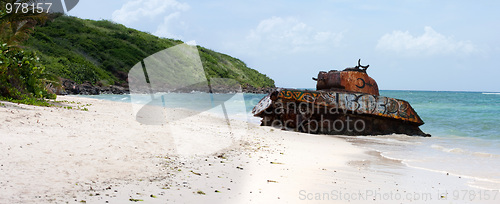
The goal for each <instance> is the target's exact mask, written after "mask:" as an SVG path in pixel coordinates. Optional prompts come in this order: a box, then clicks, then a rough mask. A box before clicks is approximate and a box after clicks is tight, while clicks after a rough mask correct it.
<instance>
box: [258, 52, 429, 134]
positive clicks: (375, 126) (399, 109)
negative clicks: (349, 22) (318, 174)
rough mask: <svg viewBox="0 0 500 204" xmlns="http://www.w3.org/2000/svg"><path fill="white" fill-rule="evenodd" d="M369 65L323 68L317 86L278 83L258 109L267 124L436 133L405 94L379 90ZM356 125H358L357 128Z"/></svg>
mask: <svg viewBox="0 0 500 204" xmlns="http://www.w3.org/2000/svg"><path fill="white" fill-rule="evenodd" d="M368 66H369V65H367V66H362V65H361V64H360V61H358V66H356V67H352V68H346V69H344V70H343V71H336V70H331V71H329V72H324V71H322V72H319V74H318V78H313V79H314V80H316V81H317V84H316V89H317V90H316V91H311V90H298V89H277V90H276V91H274V92H272V93H270V94H269V95H267V96H266V97H264V98H263V99H262V100H261V101H260V102H259V103H258V104H257V105H256V106H255V107H254V109H253V110H252V113H253V114H254V115H255V116H258V117H261V118H262V121H261V122H262V123H261V125H267V126H281V127H282V128H285V129H286V128H293V129H295V130H296V131H301V132H308V133H316V134H344V135H379V134H393V133H399V134H408V135H419V136H430V135H429V134H426V133H424V132H422V131H421V130H420V128H419V126H421V125H423V124H424V122H423V121H422V119H421V118H420V117H419V116H418V114H417V112H416V111H415V110H414V109H413V108H412V107H411V105H410V104H409V103H408V102H407V101H404V100H401V99H395V98H389V97H385V96H380V95H379V90H378V86H377V83H376V82H375V80H374V79H372V78H371V77H369V76H368V74H366V70H367V69H368ZM354 130H356V131H354Z"/></svg>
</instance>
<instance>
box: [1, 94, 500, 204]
mask: <svg viewBox="0 0 500 204" xmlns="http://www.w3.org/2000/svg"><path fill="white" fill-rule="evenodd" d="M58 99H59V100H67V101H74V102H76V103H67V104H66V105H68V106H74V107H76V106H78V105H82V104H92V105H90V106H86V107H87V108H88V111H82V110H76V108H75V109H71V110H68V109H64V108H54V107H52V108H47V107H34V106H27V105H22V104H21V105H17V104H11V103H9V102H2V103H4V104H5V105H6V106H1V107H0V118H1V119H2V120H4V121H2V122H3V124H0V135H1V137H2V140H0V141H1V142H0V148H1V149H3V150H4V151H2V153H1V154H2V156H1V157H0V164H1V165H2V166H1V167H0V173H1V174H0V182H1V183H2V184H3V187H2V188H1V190H2V191H1V193H0V202H1V203H4V202H6V203H18V202H23V203H25V202H28V203H39V202H70V203H78V202H80V201H86V202H87V203H104V202H105V201H109V202H110V203H117V202H118V203H123V202H130V201H133V200H134V199H137V200H144V203H165V202H174V201H176V202H189V203H193V202H199V201H204V202H209V203H212V202H213V203H248V202H254V203H262V202H271V201H274V202H282V203H317V202H332V200H336V201H338V202H341V203H344V202H350V203H363V202H367V201H373V199H375V202H380V203H401V202H409V199H408V198H409V197H408V196H407V195H410V197H411V198H412V200H411V201H412V202H416V203H423V202H425V201H429V200H432V201H435V202H436V201H437V202H439V201H442V202H446V203H447V202H450V201H452V202H458V203H469V202H471V199H465V200H461V199H453V198H454V197H453V196H454V195H453V193H455V192H459V193H460V192H461V191H462V190H464V191H462V192H465V191H467V192H476V193H477V192H486V191H484V190H479V189H475V188H471V187H469V186H467V181H468V179H465V178H458V177H456V176H453V175H451V174H450V175H445V174H441V173H436V172H428V171H425V170H419V169H415V168H412V167H408V166H405V165H404V164H403V163H402V162H401V161H398V160H391V159H387V158H386V157H384V156H382V155H380V152H378V153H377V152H374V151H369V150H367V149H366V148H362V146H363V145H362V144H353V143H352V142H350V141H347V140H346V139H345V138H343V137H342V136H330V135H309V134H304V133H297V132H289V131H281V130H279V129H275V128H272V127H261V126H258V125H255V124H249V123H246V122H242V121H236V120H231V124H232V125H231V126H230V128H227V127H225V126H224V122H225V121H224V120H221V119H220V118H219V119H217V118H216V117H213V115H210V114H198V115H195V116H192V117H189V118H186V119H182V120H178V121H173V122H171V123H169V124H168V125H161V126H154V128H151V126H145V125H141V124H139V123H137V122H136V121H135V120H134V118H133V117H132V115H133V113H132V111H131V110H132V108H131V104H128V103H121V102H112V101H104V100H97V99H90V98H82V97H71V96H59V98H58ZM78 103H80V104H78ZM171 111H177V112H176V114H183V113H185V112H183V111H182V110H181V111H179V110H171ZM186 114H187V113H186ZM193 122H194V123H193ZM192 124H197V125H196V126H193V125H192ZM224 135H226V136H227V135H229V136H231V137H230V138H227V137H224ZM207 138H208V139H207ZM235 138H236V139H235ZM179 141H181V142H179ZM357 145H360V146H357ZM181 150H182V151H181ZM200 152H201V153H200ZM198 153H200V154H198ZM341 192H342V193H343V194H341V195H340V194H339V193H341ZM360 193H361V194H363V195H364V196H363V197H362V198H360V197H359V195H360ZM369 193H373V195H371V196H370V195H369ZM377 193H378V194H377ZM446 193H448V194H446ZM327 195H328V196H327ZM342 195H344V197H343V196H342ZM347 195H348V196H349V198H350V199H345V198H346V197H345V196H347ZM355 195H358V197H357V199H354V197H353V196H355ZM378 195H380V196H378ZM386 195H387V196H389V195H393V197H385V196H386ZM396 195H400V196H401V197H394V196H396ZM417 195H418V196H421V197H420V198H417V197H416V196H417ZM460 195H462V194H460ZM317 196H319V197H318V198H320V199H316V198H317ZM325 196H326V197H325ZM423 196H429V197H428V198H426V199H428V200H426V199H424V197H423ZM441 196H444V197H441ZM310 198H311V199H310ZM326 198H328V200H327V199H326ZM397 198H399V199H397ZM130 199H133V200H130ZM472 200H473V201H479V200H478V198H477V197H476V198H474V199H472ZM498 200H500V196H497V197H496V200H492V199H491V198H490V199H489V200H484V198H483V200H481V201H482V202H487V203H495V202H498Z"/></svg>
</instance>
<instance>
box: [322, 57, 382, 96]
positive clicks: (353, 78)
mask: <svg viewBox="0 0 500 204" xmlns="http://www.w3.org/2000/svg"><path fill="white" fill-rule="evenodd" d="M369 66H370V65H366V66H362V65H361V59H359V60H358V66H355V67H349V68H346V69H344V70H343V71H337V70H330V71H329V72H324V71H320V72H319V74H318V78H313V80H315V81H317V82H316V90H318V91H319V90H325V91H328V90H330V91H340V92H359V93H366V94H371V95H376V96H378V95H379V91H378V86H377V82H375V80H374V79H372V78H371V77H370V76H368V74H367V73H366V70H367V69H368V67H369Z"/></svg>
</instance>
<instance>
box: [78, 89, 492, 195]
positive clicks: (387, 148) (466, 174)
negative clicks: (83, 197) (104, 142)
mask: <svg viewBox="0 0 500 204" xmlns="http://www.w3.org/2000/svg"><path fill="white" fill-rule="evenodd" d="M173 95H174V96H175V97H169V98H175V100H173V101H169V103H168V104H170V105H167V106H170V107H184V108H190V109H197V107H199V104H196V105H190V103H186V102H185V101H186V100H185V99H186V98H185V97H184V95H183V94H173ZM380 95H383V96H387V97H392V98H398V99H403V100H406V101H408V102H410V104H411V105H412V107H413V108H414V109H415V110H416V111H417V113H418V114H419V115H420V117H421V118H422V119H423V120H424V122H425V124H424V125H422V126H421V129H422V130H423V131H424V132H426V133H429V134H431V135H432V137H430V138H424V137H410V136H405V135H385V136H356V137H346V138H347V140H348V141H351V142H353V143H354V144H358V145H359V146H361V147H363V148H366V149H368V150H375V151H379V152H381V155H382V156H384V157H387V158H391V159H397V160H401V161H402V163H404V164H405V165H407V166H409V167H412V168H419V169H424V170H428V171H435V172H441V173H449V174H450V175H455V176H460V177H463V178H469V179H470V181H469V183H468V184H469V185H470V186H473V187H478V188H482V189H500V93H483V92H445V91H381V92H380ZM264 96H265V94H236V95H235V96H234V97H233V98H231V99H230V100H229V101H227V102H226V103H225V104H226V105H225V106H226V109H227V112H228V113H229V114H230V116H231V117H232V118H237V119H241V120H247V121H249V122H251V123H259V120H260V118H256V117H253V116H252V115H251V113H250V112H251V110H252V108H253V107H254V106H255V104H257V103H258V101H259V100H260V99H261V98H262V97H264ZM85 97H92V98H99V99H104V100H113V101H122V102H131V101H133V102H134V103H146V102H149V100H150V96H148V95H143V96H134V97H133V98H134V99H133V100H131V97H130V95H98V96H85ZM226 98H227V97H226ZM158 105H161V104H158ZM212 105H213V102H212ZM214 110H215V109H214ZM218 110H220V109H218ZM200 111H205V110H200ZM215 112H217V111H215ZM360 144H361V145H360Z"/></svg>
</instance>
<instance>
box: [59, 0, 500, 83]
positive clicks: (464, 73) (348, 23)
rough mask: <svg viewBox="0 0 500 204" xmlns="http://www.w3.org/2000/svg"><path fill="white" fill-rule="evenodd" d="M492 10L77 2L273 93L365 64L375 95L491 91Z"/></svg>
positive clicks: (283, 2) (459, 5)
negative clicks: (185, 46) (198, 51)
mask: <svg viewBox="0 0 500 204" xmlns="http://www.w3.org/2000/svg"><path fill="white" fill-rule="evenodd" d="M499 10H500V1H482V0H480V1H460V0H449V1H448V0H441V1H431V0H414V1H409V0H381V1H357V0H349V1H348V0H323V1H319V0H311V1H298V0H247V1H237V0H216V1H203V0H187V1H186V0H107V1H102V0H81V1H80V2H79V3H78V5H77V6H76V7H75V8H74V9H72V10H71V11H69V12H68V15H71V16H76V17H80V18H85V19H94V20H101V19H104V20H111V21H113V22H116V23H120V24H124V25H125V26H127V27H131V28H134V29H137V30H140V31H144V32H148V33H151V34H154V35H157V36H159V37H165V38H174V39H180V40H183V41H185V42H188V41H193V40H194V41H195V42H196V44H198V45H200V46H203V47H206V48H209V49H212V50H215V51H217V52H221V53H225V54H228V55H231V56H233V57H236V58H238V59H241V60H242V61H243V62H245V63H246V64H247V65H248V66H249V67H251V68H253V69H256V70H258V71H259V72H261V73H264V74H266V75H267V76H269V77H270V78H272V79H274V80H275V82H276V86H278V87H287V88H314V87H315V84H316V83H315V81H313V80H312V79H311V78H312V77H316V76H317V74H318V72H319V71H328V70H342V69H344V68H346V67H353V66H355V65H357V60H358V59H361V64H362V65H366V64H369V65H370V67H369V69H368V71H367V72H368V74H369V75H370V76H371V77H372V78H374V79H375V80H376V81H377V83H378V86H379V89H381V90H431V91H480V92H500V26H499V25H500V12H498V11H499Z"/></svg>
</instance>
